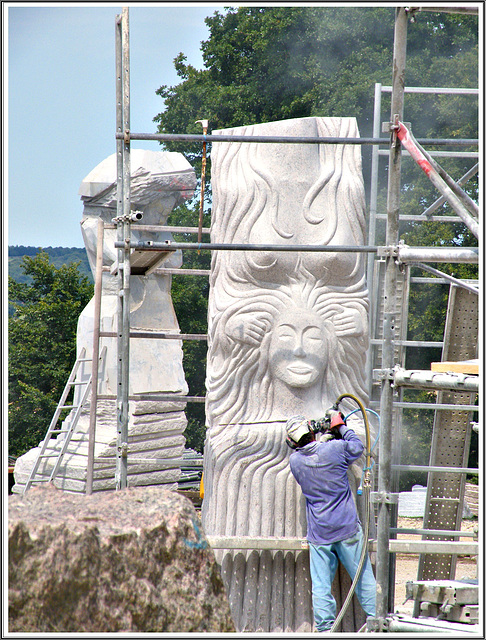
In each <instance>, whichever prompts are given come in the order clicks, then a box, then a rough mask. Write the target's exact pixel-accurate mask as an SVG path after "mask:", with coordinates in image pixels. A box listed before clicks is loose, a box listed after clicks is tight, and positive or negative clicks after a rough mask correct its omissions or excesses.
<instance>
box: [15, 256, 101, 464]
mask: <svg viewBox="0 0 486 640" xmlns="http://www.w3.org/2000/svg"><path fill="white" fill-rule="evenodd" d="M78 267H79V263H72V264H70V265H62V266H61V267H59V268H56V267H55V266H54V265H52V264H51V263H50V262H49V256H48V255H47V253H46V252H44V251H40V252H39V253H38V254H37V255H36V256H34V257H31V256H25V257H24V259H23V265H22V269H23V272H24V273H25V275H27V276H29V282H28V283H22V282H16V281H15V280H14V279H13V278H9V281H8V293H9V303H10V304H11V305H12V307H13V309H14V314H13V316H11V317H10V318H9V323H8V377H9V388H8V398H9V406H8V433H9V454H10V455H11V456H15V457H18V456H20V455H22V454H23V453H25V452H26V451H28V450H29V449H30V448H32V447H35V446H37V444H38V443H39V441H40V440H42V439H43V437H44V435H45V432H46V430H47V427H48V425H49V423H50V420H51V418H52V415H53V413H54V410H55V408H56V405H57V403H58V401H59V398H60V396H61V393H62V390H63V389H64V386H65V384H66V381H67V379H68V376H69V372H70V370H71V368H72V366H73V364H74V361H75V359H76V327H77V322H78V317H79V314H80V313H81V311H82V310H83V308H84V307H85V306H86V304H87V303H88V301H89V300H90V298H91V297H92V295H93V285H92V284H91V283H90V282H89V280H88V278H87V277H86V276H84V275H81V274H80V273H79V270H78Z"/></svg>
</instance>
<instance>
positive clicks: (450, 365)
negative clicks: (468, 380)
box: [430, 359, 479, 375]
mask: <svg viewBox="0 0 486 640" xmlns="http://www.w3.org/2000/svg"><path fill="white" fill-rule="evenodd" d="M430 368H431V370H432V371H436V372H438V373H469V374H472V375H478V374H479V360H478V359H475V360H461V361H459V362H432V363H431V365H430Z"/></svg>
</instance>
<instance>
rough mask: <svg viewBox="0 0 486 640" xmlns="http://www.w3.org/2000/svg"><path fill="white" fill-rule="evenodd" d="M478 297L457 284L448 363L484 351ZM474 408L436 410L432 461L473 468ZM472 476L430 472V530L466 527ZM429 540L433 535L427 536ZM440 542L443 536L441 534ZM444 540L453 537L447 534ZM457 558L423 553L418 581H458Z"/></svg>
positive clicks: (453, 399) (460, 398)
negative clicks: (468, 485)
mask: <svg viewBox="0 0 486 640" xmlns="http://www.w3.org/2000/svg"><path fill="white" fill-rule="evenodd" d="M477 344H478V296H477V295H475V294H474V293H472V292H470V291H468V290H467V289H464V288H462V287H458V286H456V285H452V286H451V290H450V294H449V306H448V310H447V319H446V327H445V331H444V348H443V352H442V360H443V361H452V362H457V361H459V360H468V359H471V358H476V357H477V355H478V348H477ZM437 402H438V403H450V404H457V405H463V404H472V403H473V402H474V394H472V393H460V392H445V391H444V392H440V393H438V396H437ZM471 420H472V412H468V413H466V412H461V411H436V415H435V420H434V428H433V433H432V446H431V453H430V461H429V464H430V465H431V466H443V467H454V466H456V467H467V462H468V457H469V445H470V440H471V424H470V423H471ZM465 483H466V477H465V475H463V474H454V473H443V472H441V473H438V472H434V473H429V476H428V482H427V497H426V503H425V516H424V524H423V526H424V529H445V530H446V529H449V530H456V531H457V530H460V528H461V521H462V513H463V508H464V493H465ZM423 539H425V540H427V539H431V537H430V536H423ZM434 539H435V540H437V539H438V538H437V537H435V538H434ZM440 539H442V540H452V538H451V537H447V536H444V537H442V538H440ZM456 560H457V557H456V556H451V555H439V554H423V555H421V556H420V560H419V567H418V574H417V579H418V580H434V579H450V580H452V579H454V577H455V571H456Z"/></svg>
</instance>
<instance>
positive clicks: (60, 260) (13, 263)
mask: <svg viewBox="0 0 486 640" xmlns="http://www.w3.org/2000/svg"><path fill="white" fill-rule="evenodd" d="M41 249H42V250H43V251H45V252H46V253H47V254H48V255H49V260H50V261H51V263H52V264H53V265H54V266H55V267H57V268H59V267H61V266H62V265H63V264H71V263H72V262H80V265H79V271H80V273H82V274H83V275H86V276H88V278H89V279H90V281H91V282H93V274H92V273H91V269H90V267H89V262H88V256H87V254H86V249H84V248H83V249H80V248H79V247H24V246H23V245H13V246H10V247H9V248H8V275H9V276H11V277H12V278H13V279H14V280H17V282H28V280H29V276H26V275H24V273H23V272H22V270H21V267H20V265H21V263H22V260H23V258H24V256H35V255H37V253H39V251H40V250H41Z"/></svg>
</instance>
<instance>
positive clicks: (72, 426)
mask: <svg viewBox="0 0 486 640" xmlns="http://www.w3.org/2000/svg"><path fill="white" fill-rule="evenodd" d="M105 353H106V347H104V348H103V350H102V352H101V354H100V357H99V362H101V361H102V359H103V357H104V355H105ZM85 356H86V348H85V347H83V349H82V350H81V352H80V354H79V356H78V358H77V359H76V362H75V363H74V365H73V368H72V370H71V373H70V375H69V378H68V381H67V382H66V386H65V387H64V391H63V392H62V395H61V399H60V400H59V403H58V405H57V408H56V411H55V412H54V415H53V417H52V420H51V423H50V425H49V428H48V429H47V433H46V437H45V438H44V440H43V442H42V444H41V449H40V451H39V453H38V455H37V458H36V460H35V462H34V465H33V467H32V469H31V472H30V475H29V479H28V480H27V482H26V484H25V487H24V490H23V492H22V495H24V494H25V492H26V491H27V490H28V489H30V487H31V486H32V485H33V484H37V483H41V482H52V481H53V480H54V478H55V477H56V475H57V472H58V471H59V467H60V466H61V462H62V459H63V457H64V454H65V453H66V451H67V448H68V446H69V443H70V442H71V438H72V436H73V434H74V431H75V430H76V426H77V424H78V422H79V418H80V416H81V411H82V409H83V407H84V406H85V405H86V402H87V400H88V396H89V392H90V390H91V381H92V378H93V371H91V374H90V376H89V378H88V379H87V380H85V381H83V382H75V379H76V375H77V372H78V369H79V367H80V365H81V364H82V363H83V362H92V359H91V358H86V357H85ZM99 362H98V364H99ZM75 386H84V389H83V390H82V392H81V399H80V401H79V404H77V405H74V404H72V405H68V404H66V400H67V397H68V395H69V392H70V391H71V388H73V387H75ZM63 409H71V410H73V409H74V416H73V417H72V418H71V420H70V421H69V424H68V426H67V427H65V428H62V427H61V428H57V423H58V420H59V417H60V415H61V411H62V410H63ZM61 433H63V434H65V437H64V441H63V444H62V447H61V448H60V449H59V450H56V451H54V450H52V449H51V450H48V449H49V445H50V444H54V445H55V444H56V439H54V440H53V439H52V436H53V435H56V436H58V435H59V434H61ZM47 458H56V462H55V464H54V467H53V469H52V471H51V473H50V476H49V477H47V475H42V474H40V473H38V470H39V467H40V464H41V462H42V461H43V460H45V459H47ZM36 476H37V477H36Z"/></svg>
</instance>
